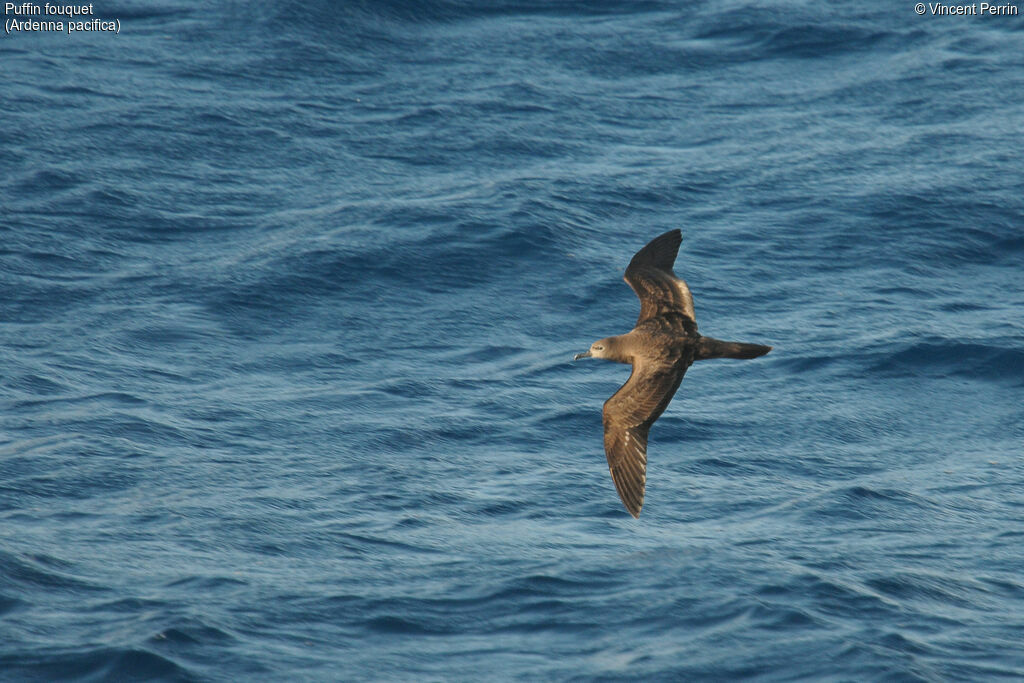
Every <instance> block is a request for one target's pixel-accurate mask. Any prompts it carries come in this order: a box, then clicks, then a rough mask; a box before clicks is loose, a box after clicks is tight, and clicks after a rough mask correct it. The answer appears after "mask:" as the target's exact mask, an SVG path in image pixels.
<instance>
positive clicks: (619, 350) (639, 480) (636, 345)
mask: <svg viewBox="0 0 1024 683" xmlns="http://www.w3.org/2000/svg"><path fill="white" fill-rule="evenodd" d="M682 241H683V238H682V234H681V233H680V231H679V230H670V231H668V232H666V233H665V234H664V235H660V236H658V237H655V238H654V239H653V240H651V241H650V242H649V243H648V244H647V246H645V247H644V248H643V249H641V250H640V251H638V252H637V253H636V255H635V256H634V257H633V260H632V261H630V262H629V266H628V267H627V268H626V275H625V277H624V279H625V280H626V283H627V284H628V285H629V286H630V287H632V288H633V291H634V292H636V295H637V296H638V297H639V298H640V318H639V319H638V320H637V321H636V326H635V327H634V328H633V329H632V330H631V331H630V332H628V333H627V334H620V335H617V336H615V337H606V338H604V339H599V340H598V341H596V342H594V343H593V344H591V345H590V349H588V350H587V351H584V352H583V353H578V354H576V357H575V358H574V359H573V360H579V359H580V358H604V359H606V360H611V361H615V362H616V363H630V364H631V365H632V366H633V372H632V374H631V375H630V376H629V379H628V380H626V383H625V384H623V385H622V387H621V388H620V389H619V390H618V391H616V392H615V394H613V395H612V397H611V398H610V399H608V400H607V401H605V404H604V413H603V422H604V452H605V455H606V456H607V457H608V468H609V469H610V470H611V473H612V481H613V482H615V489H616V490H617V491H618V492H619V497H620V498H621V499H622V503H623V505H625V506H626V510H628V511H629V514H631V515H633V517H639V516H640V509H641V508H642V507H643V505H644V487H645V485H646V483H647V433H648V432H649V431H650V429H651V425H652V424H654V421H655V420H657V419H658V418H659V417H660V416H661V414H662V413H663V412H665V408H667V407H668V404H669V401H671V400H672V396H673V395H674V394H675V393H676V389H678V388H679V383H680V382H682V381H683V375H684V374H685V373H686V369H687V368H689V367H690V365H691V364H693V362H694V361H697V360H710V359H712V358H757V357H758V356H763V355H764V354H766V353H768V352H769V351H771V350H772V347H770V346H762V345H760V344H745V343H742V342H727V341H721V340H719V339H714V338H713V337H704V336H702V335H701V334H699V333H698V332H697V320H696V318H695V316H694V314H693V296H692V295H691V294H690V288H689V287H688V286H687V285H686V282H684V281H683V280H682V279H681V278H679V277H676V274H675V273H673V272H672V264H673V263H675V260H676V254H678V252H679V245H680V243H681V242H682Z"/></svg>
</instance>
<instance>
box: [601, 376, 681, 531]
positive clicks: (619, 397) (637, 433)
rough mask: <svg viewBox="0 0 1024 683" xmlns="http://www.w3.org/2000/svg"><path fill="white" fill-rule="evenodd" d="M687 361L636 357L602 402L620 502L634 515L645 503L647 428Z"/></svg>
mask: <svg viewBox="0 0 1024 683" xmlns="http://www.w3.org/2000/svg"><path fill="white" fill-rule="evenodd" d="M686 368H687V365H685V364H680V365H657V364H654V363H650V362H648V363H646V364H645V363H643V362H642V361H638V362H637V363H634V365H633V374H631V375H630V376H629V379H628V380H626V383H625V384H623V385H622V387H621V388H620V389H619V390H618V391H616V392H615V394H614V395H613V396H612V397H611V398H610V399H608V400H607V401H605V404H604V453H605V455H606V456H607V457H608V469H609V470H611V473H612V481H613V482H615V490H616V491H618V492H619V497H620V498H621V499H622V503H623V505H625V506H626V509H627V510H628V511H629V514H631V515H633V516H634V517H638V516H639V515H640V509H641V508H642V507H643V505H644V487H645V484H646V482H647V432H648V431H649V430H650V428H651V425H652V424H654V421H655V420H657V419H658V417H660V416H661V414H662V413H663V412H664V411H665V408H666V407H668V404H669V401H671V400H672V397H673V396H674V395H675V393H676V389H678V388H679V383H680V382H682V381H683V374H684V373H685V372H686Z"/></svg>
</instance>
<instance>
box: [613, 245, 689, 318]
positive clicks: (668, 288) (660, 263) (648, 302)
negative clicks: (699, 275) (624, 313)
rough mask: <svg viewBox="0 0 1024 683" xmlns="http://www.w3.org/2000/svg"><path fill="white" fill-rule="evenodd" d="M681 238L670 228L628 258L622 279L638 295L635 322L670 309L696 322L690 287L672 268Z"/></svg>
mask: <svg viewBox="0 0 1024 683" xmlns="http://www.w3.org/2000/svg"><path fill="white" fill-rule="evenodd" d="M682 241H683V236H682V233H681V232H680V231H679V230H678V229H676V230H669V231H668V232H666V233H665V234H664V235H660V236H658V237H655V238H654V239H653V240H651V241H650V242H648V243H647V246H645V247H644V248H643V249H641V250H640V251H638V252H637V253H636V255H635V256H634V257H633V260H632V261H630V262H629V267H627V268H626V275H625V276H624V278H623V279H625V281H626V283H627V284H628V285H629V286H630V287H632V288H633V291H634V292H636V295H637V297H638V298H639V299H640V317H639V318H638V319H637V321H636V324H637V325H640V323H642V322H644V321H646V320H650V319H651V318H655V317H658V316H660V315H665V314H666V313H670V312H672V313H682V314H683V315H685V316H686V317H688V318H689V319H690V320H691V321H693V322H694V324H696V320H697V319H696V316H695V315H694V312H693V295H692V294H690V288H689V287H687V286H686V282H684V281H683V280H682V279H680V278H678V277H676V274H675V273H673V272H672V264H673V263H675V260H676V255H677V254H678V253H679V245H680V243H682Z"/></svg>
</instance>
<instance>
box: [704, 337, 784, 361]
mask: <svg viewBox="0 0 1024 683" xmlns="http://www.w3.org/2000/svg"><path fill="white" fill-rule="evenodd" d="M771 350H772V347H770V346H762V345H761V344H746V343H744V342H727V341H722V340H721V339H715V338H714V337H701V338H700V340H699V341H698V342H697V353H696V354H695V355H694V357H693V359H694V360H710V359H712V358H744V359H746V358H757V357H758V356H763V355H764V354H766V353H768V352H769V351H771Z"/></svg>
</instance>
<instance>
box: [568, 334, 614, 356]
mask: <svg viewBox="0 0 1024 683" xmlns="http://www.w3.org/2000/svg"><path fill="white" fill-rule="evenodd" d="M614 345H615V340H614V339H613V338H612V337H606V338H604V339H598V340H597V341H596V342H594V343H593V344H591V345H590V348H589V349H587V350H586V351H584V352H583V353H577V354H576V355H575V356H574V357H573V360H579V359H580V358H611V355H610V353H611V349H612V347H613V346H614Z"/></svg>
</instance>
